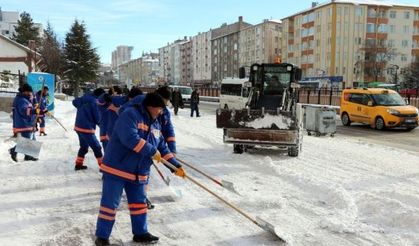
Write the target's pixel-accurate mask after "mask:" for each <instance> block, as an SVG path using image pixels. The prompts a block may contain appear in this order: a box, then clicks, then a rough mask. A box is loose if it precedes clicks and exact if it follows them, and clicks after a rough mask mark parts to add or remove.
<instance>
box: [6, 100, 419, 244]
mask: <svg viewBox="0 0 419 246" xmlns="http://www.w3.org/2000/svg"><path fill="white" fill-rule="evenodd" d="M56 106H57V110H56V114H55V115H56V117H57V118H58V119H59V120H60V121H62V122H63V124H64V125H65V127H66V128H67V129H69V130H70V129H72V125H73V123H74V114H75V110H74V109H73V107H72V105H71V102H62V101H57V102H56ZM188 115H189V111H188V110H187V109H184V110H181V111H180V113H179V115H178V116H173V121H174V124H175V127H176V134H177V135H176V138H177V141H178V150H179V156H180V157H183V159H185V160H187V161H190V162H192V163H194V164H196V165H198V166H199V167H200V168H202V169H204V170H206V171H208V172H209V173H211V174H213V175H214V176H219V177H221V178H223V179H225V180H228V181H231V182H233V183H234V184H235V187H236V189H237V190H238V191H239V192H240V194H241V195H236V194H233V193H231V192H229V191H226V190H223V189H222V188H219V187H216V186H214V185H213V184H212V183H211V182H210V181H208V180H206V179H204V178H202V177H201V176H199V175H197V174H196V173H194V172H193V171H189V174H190V175H191V176H193V177H196V178H197V179H198V180H199V181H201V182H203V183H204V184H206V185H207V186H208V187H210V188H211V189H213V190H214V191H215V192H217V193H218V194H220V195H221V196H223V197H226V198H227V199H228V200H230V201H232V202H233V203H235V204H236V205H238V206H239V207H241V208H242V209H244V210H245V211H247V212H249V213H250V214H252V215H254V216H256V215H259V216H261V217H262V218H264V219H267V220H268V221H269V222H271V223H273V224H275V225H277V226H278V228H279V229H280V230H281V232H282V233H283V235H284V236H285V237H286V238H288V239H289V242H290V243H291V244H294V245H418V244H419V190H418V188H417V187H419V155H418V154H417V153H411V152H406V151H403V150H400V149H394V148H388V147H383V146H380V145H375V144H369V143H365V142H363V141H360V140H354V139H352V138H344V137H341V136H339V135H337V136H336V137H335V138H329V137H321V138H318V137H308V136H305V137H304V142H303V152H302V153H301V155H300V156H299V157H298V158H290V157H288V156H287V153H286V151H282V150H278V149H255V150H252V153H245V154H242V155H234V154H232V146H231V145H224V144H223V143H222V130H220V129H216V127H215V116H206V115H203V116H202V117H200V118H190V117H189V116H188ZM47 133H48V136H46V137H38V139H39V140H40V141H41V142H43V149H42V151H41V156H40V160H39V161H38V162H24V161H23V160H22V161H20V162H19V163H14V162H12V161H11V160H10V156H9V155H8V152H7V150H8V148H9V147H11V146H12V144H13V143H12V142H9V141H6V142H5V140H6V138H8V136H10V134H11V120H10V118H9V115H8V114H6V113H3V112H0V149H1V152H0V157H1V160H0V170H1V171H0V217H1V218H2V219H1V220H0V245H93V240H92V238H93V237H92V233H93V231H94V229H95V223H96V218H97V213H98V207H99V199H100V192H101V180H100V174H99V173H98V167H97V164H96V161H95V159H94V157H93V154H92V153H91V152H89V153H88V155H87V161H88V166H89V169H88V170H86V171H85V172H77V173H76V172H75V171H74V170H73V168H74V166H73V165H74V164H73V162H74V159H75V156H76V153H77V149H78V140H77V137H76V134H75V133H74V132H73V131H72V130H70V132H69V133H65V132H64V131H63V130H62V129H61V128H60V127H59V126H58V125H57V124H56V123H55V122H54V121H53V120H50V121H48V122H47ZM418 145H419V144H418ZM20 158H21V159H22V157H20ZM161 169H162V170H163V171H165V173H166V174H169V172H167V170H166V168H164V167H162V168H161ZM186 170H187V171H188V170H189V169H187V168H186ZM169 175H170V174H169ZM171 179H172V182H171V185H172V186H173V188H174V189H178V190H180V191H181V192H182V194H183V197H182V198H181V199H180V200H178V201H173V200H171V199H168V195H169V194H170V191H169V190H168V189H167V188H166V187H165V185H164V183H163V182H162V181H161V180H160V179H159V177H158V176H157V175H155V174H153V175H152V180H151V191H150V198H151V199H152V200H154V202H155V203H156V209H155V210H151V211H150V212H149V227H150V232H152V233H155V234H156V235H157V236H160V238H161V242H160V245H249V246H250V245H278V244H279V242H278V241H275V238H274V237H272V236H271V235H269V234H268V233H266V232H264V231H263V230H261V229H260V228H258V227H257V226H255V225H253V224H252V223H250V222H249V221H247V220H246V219H244V218H243V217H242V216H241V215H239V214H236V213H235V212H234V211H233V210H231V209H230V208H227V207H225V206H223V205H222V204H221V203H220V202H218V201H217V200H216V199H214V198H213V197H211V196H210V195H209V194H207V193H205V192H203V191H202V190H201V189H200V188H198V187H196V186H195V185H194V184H192V183H190V182H188V181H184V180H181V179H179V178H177V177H174V176H171ZM131 237H132V235H131V228H130V223H129V213H128V211H127V206H126V200H123V201H122V202H121V206H120V208H119V210H118V213H117V222H116V227H115V228H114V231H113V238H111V240H112V241H113V242H120V241H122V242H124V244H130V241H131Z"/></svg>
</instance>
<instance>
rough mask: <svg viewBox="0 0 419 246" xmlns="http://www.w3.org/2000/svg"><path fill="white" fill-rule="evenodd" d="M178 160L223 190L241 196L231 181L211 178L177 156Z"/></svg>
mask: <svg viewBox="0 0 419 246" xmlns="http://www.w3.org/2000/svg"><path fill="white" fill-rule="evenodd" d="M176 160H178V161H179V162H180V163H182V164H184V165H185V166H187V167H189V168H191V169H193V170H195V171H196V172H198V173H200V174H202V175H204V176H205V177H207V178H208V179H210V180H212V181H213V182H214V183H216V184H218V185H219V186H221V187H223V188H225V189H227V190H229V191H231V192H234V193H236V194H239V193H238V192H237V191H236V189H234V185H233V183H232V182H229V181H226V180H222V179H221V180H219V179H215V178H213V177H211V176H210V175H208V174H206V173H205V172H203V171H201V170H200V169H198V168H197V167H196V166H194V165H192V164H190V163H187V162H186V161H184V160H182V159H180V158H179V157H178V156H176Z"/></svg>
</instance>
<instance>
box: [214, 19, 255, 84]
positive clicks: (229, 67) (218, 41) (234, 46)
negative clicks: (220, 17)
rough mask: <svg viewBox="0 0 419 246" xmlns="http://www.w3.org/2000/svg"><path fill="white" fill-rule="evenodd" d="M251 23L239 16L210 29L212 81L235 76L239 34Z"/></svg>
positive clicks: (215, 81)
mask: <svg viewBox="0 0 419 246" xmlns="http://www.w3.org/2000/svg"><path fill="white" fill-rule="evenodd" d="M249 26H251V24H249V23H246V22H244V21H243V17H242V16H239V19H238V21H237V22H235V23H233V24H229V25H227V24H223V25H221V26H220V27H219V28H216V29H214V30H212V39H211V46H212V49H211V52H212V54H211V63H212V64H211V74H212V82H213V83H220V82H221V80H222V79H223V78H226V77H237V76H238V73H239V34H240V31H241V30H243V29H244V28H246V27H249Z"/></svg>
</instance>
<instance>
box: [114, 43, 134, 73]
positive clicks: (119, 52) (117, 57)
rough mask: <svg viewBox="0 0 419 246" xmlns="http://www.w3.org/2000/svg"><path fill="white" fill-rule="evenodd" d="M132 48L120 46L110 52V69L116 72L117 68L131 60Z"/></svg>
mask: <svg viewBox="0 0 419 246" xmlns="http://www.w3.org/2000/svg"><path fill="white" fill-rule="evenodd" d="M133 49H134V47H133V46H127V45H120V46H117V47H116V49H115V50H114V51H113V52H112V64H111V65H112V69H113V70H117V68H118V66H119V65H121V64H123V63H125V62H128V61H130V60H131V52H132V50H133Z"/></svg>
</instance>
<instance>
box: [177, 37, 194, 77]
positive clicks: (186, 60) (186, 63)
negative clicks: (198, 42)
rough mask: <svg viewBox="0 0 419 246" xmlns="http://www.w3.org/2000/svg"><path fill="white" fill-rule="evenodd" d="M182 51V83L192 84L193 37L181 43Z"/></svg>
mask: <svg viewBox="0 0 419 246" xmlns="http://www.w3.org/2000/svg"><path fill="white" fill-rule="evenodd" d="M180 53H181V55H180V56H181V62H182V64H181V76H180V84H182V85H191V84H192V77H193V72H192V38H189V40H188V41H186V42H184V43H182V44H181V45H180Z"/></svg>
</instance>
